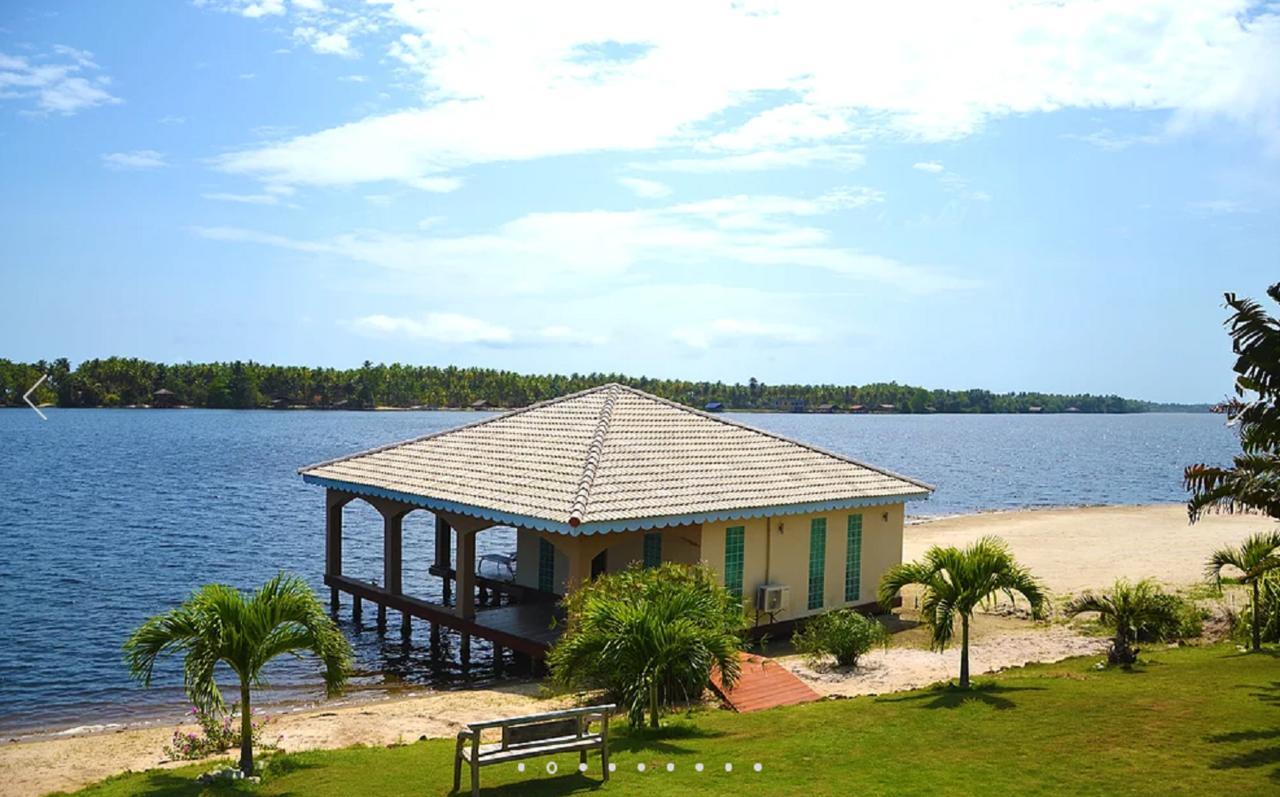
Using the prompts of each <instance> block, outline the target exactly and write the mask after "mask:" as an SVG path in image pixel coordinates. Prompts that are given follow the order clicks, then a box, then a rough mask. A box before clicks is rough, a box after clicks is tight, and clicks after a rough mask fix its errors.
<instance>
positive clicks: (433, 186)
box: [405, 177, 462, 194]
mask: <svg viewBox="0 0 1280 797" xmlns="http://www.w3.org/2000/svg"><path fill="white" fill-rule="evenodd" d="M405 182H407V183H408V184H409V185H411V186H413V187H414V188H417V189H418V190H419V191H429V192H431V193H433V194H448V193H452V192H453V191H457V190H458V189H459V188H461V187H462V178H460V177H416V178H413V179H411V180H406V181H405Z"/></svg>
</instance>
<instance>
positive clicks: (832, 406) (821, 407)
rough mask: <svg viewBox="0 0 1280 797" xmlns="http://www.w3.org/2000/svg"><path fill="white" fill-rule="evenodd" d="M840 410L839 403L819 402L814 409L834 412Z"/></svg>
mask: <svg viewBox="0 0 1280 797" xmlns="http://www.w3.org/2000/svg"><path fill="white" fill-rule="evenodd" d="M839 411H840V405H839V404H819V405H818V408H817V409H815V410H814V412H825V413H832V412H839Z"/></svg>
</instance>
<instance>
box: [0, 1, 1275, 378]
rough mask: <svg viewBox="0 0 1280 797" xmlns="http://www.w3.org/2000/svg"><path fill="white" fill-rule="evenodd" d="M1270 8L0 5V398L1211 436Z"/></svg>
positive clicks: (1252, 249) (1263, 151) (1248, 233)
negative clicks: (1168, 430) (1204, 431)
mask: <svg viewBox="0 0 1280 797" xmlns="http://www.w3.org/2000/svg"><path fill="white" fill-rule="evenodd" d="M1278 277H1280V4H1267V3H1263V4H1257V3H1248V2H1229V1H1226V0H1187V1H1186V2H1181V1H1179V0H1168V1H1167V2H1149V1H1148V0H1126V2H1123V3H1119V2H1110V3H1095V2H1072V1H1071V0H1063V1H1062V2H1052V3H1051V2H986V1H985V0H973V1H971V2H966V3H954V2H944V3H931V2H917V3H910V4H907V3H891V4H853V3H808V2H803V1H800V0H797V1H794V2H786V3H769V2H756V1H755V0H742V1H740V2H731V3H710V2H695V1H693V0H683V1H682V2H671V3H668V2H661V1H654V2H645V3H628V4H611V3H599V2H580V3H578V2H575V3H559V2H552V1H550V0H548V1H547V2H540V3H489V2H479V1H477V0H469V1H468V2H459V3H449V4H439V3H432V2H425V1H423V0H375V1H373V2H338V0H195V2H191V1H190V0H154V1H153V2H147V1H146V0H136V1H135V2H128V3H60V2H35V1H34V0H31V1H30V2H22V0H16V1H15V0H5V2H4V3H3V4H2V5H0V280H3V283H2V284H3V285H4V297H5V300H4V303H3V306H4V310H5V311H4V312H3V313H0V357H7V358H10V359H17V360H34V359H39V358H45V359H51V358H54V357H60V356H65V357H68V358H70V359H71V360H72V361H73V362H76V361H80V360H83V359H87V358H91V357H103V356H110V355H122V356H136V357H143V358H148V359H153V360H162V361H187V360H193V361H206V360H232V359H254V360H258V361H261V362H276V363H287V364H306V365H332V366H340V367H351V366H356V365H358V364H359V363H360V362H362V361H363V360H373V361H375V362H377V361H385V362H392V361H399V362H405V363H414V364H422V365H447V364H456V365H476V366H486V367H498V368H506V369H513V370H517V371H521V372H539V373H541V372H560V373H568V372H581V373H585V372H593V371H602V372H621V373H626V374H630V375H640V374H644V375H648V376H656V377H675V378H691V379H711V380H715V379H722V380H726V381H740V382H745V381H746V380H747V379H749V378H751V377H756V378H758V379H760V380H762V381H764V382H766V383H770V384H773V383H783V382H808V383H840V384H865V383H869V382H877V381H894V380H896V381H898V382H901V383H908V384H916V385H924V386H927V387H935V388H969V387H983V388H988V389H992V390H998V391H1008V390H1041V391H1054V392H1093V393H1118V394H1121V395H1125V396H1130V397H1136V398H1146V399H1151V400H1159V401H1187V402H1198V401H1214V400H1217V399H1219V398H1221V397H1223V396H1224V395H1226V394H1227V392H1228V391H1229V389H1230V385H1231V373H1230V365H1231V362H1232V358H1231V353H1230V344H1229V340H1228V339H1227V337H1226V335H1225V333H1224V330H1223V328H1222V321H1223V320H1224V318H1225V316H1226V311H1224V310H1223V308H1222V301H1223V299H1222V294H1223V293H1224V292H1226V291H1235V292H1238V293H1241V294H1246V295H1254V296H1258V297H1262V296H1263V290H1264V289H1265V287H1266V286H1267V285H1268V284H1270V283H1271V282H1273V281H1280V280H1277V278H1278Z"/></svg>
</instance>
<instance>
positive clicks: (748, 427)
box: [618, 385, 937, 492]
mask: <svg viewBox="0 0 1280 797" xmlns="http://www.w3.org/2000/svg"><path fill="white" fill-rule="evenodd" d="M618 387H620V388H622V389H623V390H627V391H630V392H632V393H635V394H636V395H638V396H641V397H643V398H647V399H649V400H650V401H657V402H660V403H662V404H666V405H668V406H670V407H674V408H676V409H678V410H684V411H685V412H687V413H689V414H690V415H696V416H698V417H700V418H706V419H707V420H709V421H715V422H716V423H722V424H724V425H725V426H733V427H736V428H738V429H746V430H747V431H748V432H755V433H756V434H760V435H764V436H765V437H772V438H773V439H775V440H781V441H782V442H784V443H790V444H792V445H796V446H800V447H801V448H807V449H808V450H810V451H812V452H814V453H816V454H822V455H824V456H828V457H833V458H835V459H838V460H841V461H842V462H848V463H850V464H852V465H857V466H858V467H861V468H866V469H867V470H873V471H875V472H876V473H882V474H884V475H885V476H889V477H890V478H894V479H900V480H902V481H904V482H907V483H908V484H914V485H916V486H917V487H921V488H924V489H925V490H928V491H930V492H933V491H934V490H936V489H937V487H935V486H934V485H932V484H929V483H927V482H922V481H920V480H919V479H913V478H911V477H910V476H904V475H902V474H901V473H896V472H894V471H891V470H889V469H888V468H882V467H880V466H879V465H872V464H871V463H869V462H863V461H862V460H858V459H854V458H853V457H850V456H846V455H844V454H838V453H836V452H835V451H828V450H827V449H825V448H822V447H821V446H815V445H813V444H812V443H806V442H804V441H803V440H796V439H795V438H791V437H787V436H786V435H784V434H778V433H777V432H770V431H768V430H767V429H761V428H759V427H756V426H751V425H750V424H745V423H739V422H738V421H731V420H729V419H727V418H724V417H721V416H718V415H712V414H711V413H709V412H703V411H702V410H699V409H695V408H694V407H690V406H688V405H687V404H681V403H680V402H678V401H672V400H671V399H666V398H663V397H662V396H655V395H654V394H652V393H646V392H645V391H643V390H641V389H639V388H636V387H631V386H630V385H618Z"/></svg>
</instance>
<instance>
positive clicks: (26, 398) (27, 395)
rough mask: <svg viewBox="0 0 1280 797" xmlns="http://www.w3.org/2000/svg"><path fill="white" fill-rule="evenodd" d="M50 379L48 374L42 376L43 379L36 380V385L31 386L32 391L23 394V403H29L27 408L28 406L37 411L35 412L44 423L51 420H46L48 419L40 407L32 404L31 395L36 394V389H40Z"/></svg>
mask: <svg viewBox="0 0 1280 797" xmlns="http://www.w3.org/2000/svg"><path fill="white" fill-rule="evenodd" d="M48 378H49V375H48V374H43V375H41V377H40V378H39V379H38V380H36V383H35V384H34V385H32V386H31V389H30V390H28V391H27V392H26V393H23V394H22V400H23V401H25V402H27V406H28V407H30V408H31V409H33V410H35V411H36V415H39V416H40V420H42V421H47V420H49V419H48V418H46V417H44V413H43V412H41V411H40V408H39V407H37V406H36V405H34V404H32V403H31V394H32V393H34V392H36V388H38V387H40V384H41V383H42V382H44V380H46V379H48Z"/></svg>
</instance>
